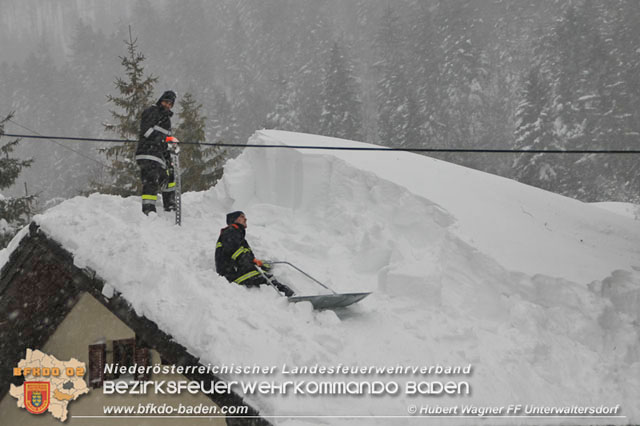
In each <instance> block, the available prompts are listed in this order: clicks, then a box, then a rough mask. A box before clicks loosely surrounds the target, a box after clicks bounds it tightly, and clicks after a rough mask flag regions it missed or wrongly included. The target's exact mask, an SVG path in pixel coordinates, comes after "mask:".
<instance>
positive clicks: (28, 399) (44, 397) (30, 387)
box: [24, 382, 50, 414]
mask: <svg viewBox="0 0 640 426" xmlns="http://www.w3.org/2000/svg"><path fill="white" fill-rule="evenodd" d="M49 393H50V383H49V382H24V406H25V408H26V409H27V411H28V412H30V413H31V414H42V413H44V412H45V411H47V408H48V407H49Z"/></svg>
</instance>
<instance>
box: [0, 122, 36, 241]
mask: <svg viewBox="0 0 640 426" xmlns="http://www.w3.org/2000/svg"><path fill="white" fill-rule="evenodd" d="M12 117H13V114H9V115H8V116H6V117H5V118H3V119H2V120H0V138H1V137H2V136H3V135H4V125H5V123H6V122H7V121H9V120H11V118H12ZM18 142H20V139H15V140H13V141H10V142H7V143H5V144H3V145H1V146H0V190H4V189H7V188H9V187H10V186H11V185H13V184H14V182H15V181H16V179H17V178H18V176H19V175H20V172H22V169H23V168H25V167H29V166H30V165H31V162H32V160H19V159H17V158H12V157H10V154H11V153H12V152H13V150H14V149H15V147H16V145H17V144H18ZM34 202H35V196H33V195H29V196H24V197H15V198H12V197H4V196H3V195H2V194H0V248H4V247H6V246H7V244H8V243H9V241H11V239H12V238H13V236H14V235H15V234H16V232H18V230H19V229H20V228H22V227H23V226H24V225H26V224H27V221H28V220H29V219H30V218H31V215H32V214H33V206H34Z"/></svg>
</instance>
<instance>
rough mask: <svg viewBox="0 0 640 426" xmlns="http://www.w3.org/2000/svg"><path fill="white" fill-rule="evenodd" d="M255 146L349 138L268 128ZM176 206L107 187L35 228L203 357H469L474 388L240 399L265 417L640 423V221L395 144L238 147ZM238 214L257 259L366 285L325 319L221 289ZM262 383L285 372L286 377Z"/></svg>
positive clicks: (340, 360)
mask: <svg viewBox="0 0 640 426" xmlns="http://www.w3.org/2000/svg"><path fill="white" fill-rule="evenodd" d="M251 142H254V143H269V144H272V143H282V144H290V145H291V144H307V145H327V144H330V145H335V144H347V143H353V144H355V143H354V142H347V141H339V140H335V139H330V138H321V137H315V136H310V135H302V134H292V133H286V132H276V131H261V132H258V133H256V135H255V136H254V137H253V138H252V140H251ZM183 204H184V215H183V226H182V227H181V228H180V227H176V226H174V225H173V216H172V215H167V214H164V213H162V212H161V213H160V215H159V216H157V217H152V218H147V217H145V216H143V215H142V214H141V213H140V204H139V200H138V199H137V197H131V198H126V199H122V198H118V197H112V196H106V195H98V194H94V195H91V196H90V197H88V198H80V197H78V198H74V199H72V200H69V201H66V202H64V203H62V204H61V205H59V206H56V207H55V208H53V209H51V210H50V211H48V212H47V213H46V214H44V215H41V216H38V217H37V218H36V221H37V222H38V223H39V224H40V225H41V227H42V229H43V230H44V231H45V232H46V233H48V234H49V235H51V236H52V237H54V238H55V239H56V240H58V241H60V242H61V243H62V244H63V245H64V246H65V247H66V248H67V249H68V250H70V251H71V252H73V253H74V256H75V257H74V259H75V260H74V261H75V263H76V264H77V266H79V267H90V268H92V269H94V270H95V271H96V272H97V273H98V274H99V275H100V276H101V277H102V278H103V279H105V280H106V281H107V283H108V284H109V286H110V287H112V288H114V289H115V290H117V291H118V292H120V293H122V294H123V295H124V297H126V298H127V299H128V300H129V301H130V302H131V303H132V306H133V307H134V309H135V310H136V312H138V313H139V314H142V315H145V316H146V317H148V318H149V319H151V320H153V321H155V322H156V323H157V324H158V325H159V326H160V327H161V328H162V329H164V330H165V331H166V332H168V333H170V334H171V335H173V336H174V338H175V339H176V340H177V341H179V342H180V343H181V344H183V345H185V346H186V347H187V348H188V349H189V350H190V351H191V352H192V353H193V354H194V355H196V356H198V357H200V358H201V360H202V362H203V363H207V362H211V363H215V364H227V365H230V364H235V365H254V364H257V365H263V366H271V365H274V366H278V371H280V370H279V369H280V367H281V366H282V365H283V364H287V365H288V366H296V365H306V366H312V365H314V364H320V365H326V366H335V365H338V364H342V365H348V366H356V365H357V366H370V365H372V366H398V365H403V366H422V365H436V364H441V365H452V366H466V365H469V364H471V365H472V366H473V374H472V375H471V376H470V377H465V376H463V377H454V379H455V380H466V381H468V382H469V383H470V385H471V387H472V393H471V395H467V396H459V397H440V398H437V399H429V398H428V397H426V398H425V397H421V398H415V397H413V398H412V397H409V396H406V395H404V393H403V392H400V395H398V396H394V397H390V396H385V397H371V396H367V397H354V396H341V397H335V396H286V397H283V396H269V395H258V394H254V395H247V399H248V400H249V401H251V402H252V403H253V404H255V406H256V407H257V408H258V409H260V410H261V411H262V413H263V414H265V415H296V414H298V415H313V414H317V415H326V414H327V413H330V414H332V415H350V416H354V415H380V416H385V415H386V416H403V415H405V414H406V410H407V407H408V406H409V405H410V404H415V403H418V405H420V404H422V403H425V404H431V405H435V404H441V405H443V406H450V405H458V404H470V403H473V404H477V405H492V406H499V405H508V404H512V403H523V404H546V405H552V406H557V405H562V406H565V405H574V404H575V405H598V406H599V405H601V404H606V405H616V404H622V406H623V410H624V411H623V414H624V415H625V416H627V418H626V419H611V418H608V419H603V420H602V421H599V420H598V419H590V420H589V422H590V423H593V424H596V423H601V424H613V423H616V422H620V423H627V422H628V421H633V422H638V421H640V407H639V406H638V404H637V401H638V397H639V396H640V383H639V382H638V380H637V377H640V361H639V357H638V353H640V345H639V341H640V339H639V333H638V326H637V324H638V322H637V321H638V320H639V319H640V318H638V312H639V309H638V308H639V307H640V300H639V298H640V297H639V295H640V272H638V270H635V269H633V268H632V264H633V259H635V260H637V259H638V258H640V257H639V256H637V255H638V247H639V246H640V244H639V243H640V237H639V236H638V232H637V231H636V229H635V228H634V227H633V226H635V224H636V223H637V222H634V221H632V220H629V219H626V218H623V217H619V216H618V215H615V214H612V213H608V212H606V211H602V210H601V209H598V208H595V207H590V206H588V205H584V204H582V203H579V204H578V203H577V202H575V201H573V200H568V199H566V198H563V197H559V196H557V195H554V194H549V193H546V192H544V191H540V190H536V189H535V188H530V187H527V186H524V185H521V184H518V183H515V182H512V181H508V180H506V179H502V178H498V177H495V176H490V175H485V174H483V173H480V172H476V171H473V170H470V169H465V168H462V167H459V166H455V165H452V164H448V163H445V162H441V161H437V160H433V159H430V158H428V157H423V156H418V155H413V154H406V153H366V154H363V153H359V154H356V153H353V152H339V153H336V152H330V151H320V150H313V151H303V150H297V149H246V150H245V152H244V153H243V154H242V155H241V156H239V157H238V158H237V159H234V160H230V161H229V162H228V163H227V165H226V166H225V176H224V178H223V180H222V181H221V182H220V183H219V184H218V185H217V186H216V188H213V189H211V190H209V191H206V192H200V193H187V194H185V195H184V198H183ZM237 209H241V210H244V211H245V212H246V213H247V216H248V218H249V228H248V230H247V232H248V239H249V242H250V243H251V244H252V247H253V249H254V251H255V252H256V254H257V255H258V257H261V258H267V259H286V260H288V261H290V262H293V263H294V264H296V265H298V266H300V267H302V268H303V269H305V270H306V271H307V272H309V273H310V274H311V275H313V276H314V277H316V278H318V279H320V280H321V281H323V282H325V283H326V284H328V285H329V286H330V287H332V288H333V289H334V290H336V291H339V292H350V291H374V292H375V293H374V294H373V295H372V296H370V297H369V298H367V299H365V300H364V301H362V302H361V303H359V304H358V305H354V306H353V307H351V308H349V309H348V310H345V311H343V312H339V313H337V314H336V313H334V312H331V311H325V312H316V311H313V310H312V309H311V306H310V305H309V304H308V303H300V304H288V303H287V302H286V301H285V300H283V298H281V297H280V296H278V295H277V294H276V293H275V292H274V291H273V290H272V289H269V288H260V289H251V290H247V289H244V288H241V287H239V286H235V285H231V284H229V283H227V282H226V281H225V280H224V279H222V278H220V277H219V276H217V274H216V273H215V270H214V265H213V253H214V249H215V242H216V240H217V237H218V233H219V229H220V227H222V226H223V224H224V217H225V214H226V213H227V212H228V211H232V210H237ZM492 238H493V240H492ZM580 239H583V241H579V240H580ZM585 239H586V240H585ZM491 241H493V242H494V243H495V244H496V246H493V245H492V243H491ZM596 242H597V243H596ZM557 245H560V247H558V246H557ZM567 251H568V252H567ZM549 253H551V254H552V255H553V256H555V258H553V259H552V260H553V262H552V263H553V264H552V265H549V264H548V263H549V261H550V260H551V259H548V256H549ZM634 256H635V257H634ZM596 260H597V262H596ZM593 263H597V264H596V265H594V264H593ZM275 273H276V274H277V275H278V276H279V277H281V278H282V280H283V281H285V282H287V283H289V284H290V285H291V286H292V287H293V288H294V289H295V290H297V292H298V293H300V294H317V293H321V291H319V290H322V289H321V288H319V287H318V286H317V285H315V284H313V283H312V282H310V281H309V280H306V279H305V278H304V277H302V276H301V275H299V274H297V273H294V272H292V271H290V270H287V269H285V268H284V267H279V268H277V269H276V271H275ZM576 277H578V278H581V277H584V278H585V279H583V280H580V279H576ZM634 321H635V323H634ZM228 378H233V379H236V380H238V379H244V380H248V379H250V380H255V379H256V378H257V377H256V376H250V377H247V376H244V377H238V376H235V377H228ZM265 378H266V379H268V380H269V381H271V380H275V381H284V380H291V379H292V378H291V377H288V376H284V375H282V373H281V372H276V373H275V374H274V375H268V376H265ZM305 378H306V379H310V380H314V379H315V380H318V379H327V377H322V376H321V377H315V378H314V377H305ZM294 379H295V378H294ZM297 379H300V378H297ZM328 379H329V380H340V379H341V376H337V377H335V376H330V377H328ZM344 379H345V380H356V381H372V380H379V379H380V376H355V377H354V376H346V378H344ZM382 379H383V380H395V381H397V382H399V383H400V384H402V383H403V382H405V381H407V380H427V381H433V380H441V381H447V380H450V379H451V377H449V376H433V375H432V376H417V377H416V376H392V377H382ZM299 420H300V419H296V421H295V424H300V422H299ZM434 420H436V419H434ZM274 421H275V422H276V423H286V419H275V420H274ZM308 421H309V422H313V421H314V420H313V419H309V420H308ZM317 421H322V422H324V423H327V422H329V423H331V424H342V423H341V421H338V420H335V422H334V421H332V420H331V419H328V420H327V419H325V420H319V419H318V420H317ZM445 421H447V422H450V420H446V419H445ZM491 421H492V423H493V424H498V423H501V424H514V423H534V424H538V423H540V422H539V420H535V419H529V420H528V419H526V418H519V419H512V418H510V419H504V420H503V419H495V418H494V419H492V420H491ZM353 422H356V420H353ZM374 422H375V420H373V419H370V418H369V419H366V421H364V423H362V424H372V423H374ZM562 422H563V424H570V423H572V422H573V423H575V424H580V423H584V420H583V419H582V420H580V419H578V420H571V419H564V420H562ZM386 423H387V421H386V420H385V419H379V420H378V423H377V424H386ZM430 423H433V422H431V421H430ZM469 423H474V422H473V421H472V420H469ZM292 424H293V423H292ZM349 424H354V423H349ZM394 424H412V420H411V419H402V418H398V419H394ZM446 424H449V423H446Z"/></svg>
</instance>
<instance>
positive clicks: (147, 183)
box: [138, 160, 175, 214]
mask: <svg viewBox="0 0 640 426" xmlns="http://www.w3.org/2000/svg"><path fill="white" fill-rule="evenodd" d="M138 166H139V167H140V179H141V180H142V211H143V212H144V213H145V214H148V213H149V212H155V211H156V200H157V199H158V192H160V190H162V204H163V207H164V209H165V210H172V209H174V208H175V176H174V171H173V166H172V165H171V162H170V161H167V168H163V167H162V165H161V164H160V163H158V162H157V161H152V160H138Z"/></svg>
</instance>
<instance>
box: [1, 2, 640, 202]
mask: <svg viewBox="0 0 640 426" xmlns="http://www.w3.org/2000/svg"><path fill="white" fill-rule="evenodd" d="M0 12H1V13H0V23H2V28H1V29H0V46H2V52H3V54H2V56H1V57H0V62H1V64H0V100H1V102H0V118H3V117H5V116H6V115H7V114H9V113H10V112H11V111H15V115H14V117H13V121H9V122H6V123H4V126H5V129H4V130H5V132H6V133H30V132H31V131H37V132H39V133H41V134H46V135H66V136H87V137H109V138H113V137H117V136H118V132H117V131H111V130H109V129H108V128H107V127H105V124H107V125H108V124H117V123H114V116H113V115H112V113H111V112H110V111H114V112H121V111H120V110H119V109H118V106H117V105H115V104H114V102H113V97H117V96H119V95H120V93H119V91H118V88H117V87H116V85H115V84H114V82H115V81H116V79H117V78H124V79H126V75H125V68H124V67H123V65H122V63H121V58H120V57H126V55H127V44H126V43H125V41H129V27H131V31H132V34H133V38H134V39H137V43H136V46H137V49H138V51H139V52H140V53H142V54H144V56H145V59H144V61H143V66H144V76H149V77H156V78H157V80H155V81H154V82H152V84H151V86H150V90H151V91H152V92H150V94H149V96H150V99H151V102H155V100H156V99H157V97H158V96H159V95H160V94H161V93H162V91H164V90H166V89H173V90H175V91H177V92H178V96H179V100H180V99H184V95H185V94H186V93H189V94H190V98H189V102H191V104H189V105H187V107H190V108H191V110H190V111H187V113H191V114H194V113H195V114H196V117H195V118H194V119H195V120H196V122H198V123H200V124H201V126H200V127H199V128H198V129H197V131H198V133H197V136H198V139H199V140H206V141H207V142H225V143H245V142H246V141H247V138H248V137H249V136H250V135H251V134H252V133H253V132H254V131H255V130H256V129H261V128H273V129H283V130H291V131H298V132H307V133H315V134H323V135H329V136H337V137H342V138H347V139H355V140H360V141H366V142H370V143H375V144H380V145H385V146H392V147H430V148H436V147H438V148H524V149H528V148H532V149H545V148H549V149H569V150H570V149H639V148H640V25H638V23H639V22H640V2H638V1H637V0H628V1H588V0H587V1H584V0H582V1H569V0H564V1H552V0H547V1H539V0H519V1H516V0H504V1H503V0H481V1H478V0H442V1H439V0H393V1H389V0H264V1H257V0H216V1H204V0H188V1H180V2H176V1H161V0H159V1H153V2H151V1H148V0H137V1H123V0H112V1H109V2H101V1H98V0H84V1H80V0H78V1H74V2H52V1H49V0H0ZM108 95H110V96H111V97H112V98H111V101H110V100H109V98H108ZM198 105H202V107H200V108H198ZM181 107H182V108H183V113H184V112H185V111H184V108H185V105H181V104H178V105H176V108H174V112H176V113H180V111H181ZM187 115H188V114H187ZM192 118H193V117H192ZM184 121H185V114H182V116H178V114H176V115H175V116H174V119H173V122H174V127H176V126H177V125H179V124H180V123H181V122H184ZM16 123H17V124H16ZM20 126H23V127H20ZM191 127H192V126H191ZM27 129H28V130H27ZM112 129H114V130H115V128H112ZM186 130H188V129H186ZM186 130H185V131H186ZM190 135H192V134H190ZM6 141H7V138H6V137H4V138H2V140H0V144H2V143H3V142H6ZM100 148H105V146H101V145H98V144H96V143H89V142H75V143H74V142H64V143H63V142H56V143H54V142H51V141H37V140H26V139H25V140H22V141H21V142H20V143H19V144H18V145H17V146H15V151H14V153H13V155H14V156H15V157H17V158H20V159H23V160H26V159H29V158H32V159H33V163H31V165H30V167H25V168H24V169H23V170H22V172H21V174H20V176H19V177H18V178H17V179H15V181H14V182H13V185H12V186H10V187H8V188H7V187H6V185H5V188H4V189H3V190H2V192H3V193H4V194H5V196H6V195H12V196H19V195H24V192H25V182H26V183H27V191H28V192H29V193H30V194H31V195H33V194H35V195H37V199H38V203H39V207H38V208H40V209H42V208H44V207H46V205H47V203H46V202H47V201H48V200H51V199H54V198H57V199H58V200H59V199H60V198H68V197H72V196H75V195H77V194H80V193H86V192H87V191H90V190H91V188H92V187H93V188H95V187H96V182H102V183H104V182H108V181H109V179H112V178H113V176H111V177H110V175H111V173H110V171H112V170H113V169H111V167H113V166H114V164H115V163H114V161H115V160H114V158H113V157H107V156H106V155H105V152H104V150H102V151H99V149H100ZM214 154H215V155H220V152H215V153H214V152H212V151H208V152H205V153H202V158H205V157H206V156H207V155H214ZM236 154H237V151H227V152H226V155H236ZM198 155H200V154H198ZM438 157H439V158H442V159H445V160H447V161H452V162H455V163H458V164H462V165H465V166H469V167H473V168H476V169H480V170H483V171H487V172H491V173H496V174H499V175H502V176H506V177H509V178H514V179H517V180H519V181H521V182H524V183H527V184H531V185H535V186H538V187H541V188H544V189H547V190H551V191H554V192H558V193H561V194H563V195H567V196H570V197H574V198H577V199H580V200H583V201H604V200H606V201H629V202H636V203H638V202H640V176H639V168H640V166H639V164H640V161H639V158H638V156H637V155H530V154H521V155H516V154H446V155H439V156H438ZM105 165H106V166H105ZM107 166H109V167H107ZM118 167H119V166H118ZM194 167H195V166H194ZM217 167H219V163H218V166H217ZM194 170H195V169H194ZM205 171H207V170H205V169H202V173H204V172H205ZM187 172H189V171H188V170H187ZM207 172H208V173H213V171H212V170H211V169H209V170H208V171H207ZM213 175H215V176H216V178H217V177H219V174H217V175H216V173H213ZM0 183H1V182H0ZM424 184H425V185H439V184H441V183H440V182H424ZM92 185H93V186H92ZM36 210H37V209H36Z"/></svg>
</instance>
